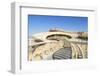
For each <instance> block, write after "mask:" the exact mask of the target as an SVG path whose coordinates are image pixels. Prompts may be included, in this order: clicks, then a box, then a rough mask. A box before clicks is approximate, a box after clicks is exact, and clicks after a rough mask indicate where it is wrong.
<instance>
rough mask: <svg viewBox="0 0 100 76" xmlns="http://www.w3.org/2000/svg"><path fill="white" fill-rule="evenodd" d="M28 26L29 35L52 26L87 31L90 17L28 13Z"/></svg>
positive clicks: (44, 30)
mask: <svg viewBox="0 0 100 76" xmlns="http://www.w3.org/2000/svg"><path fill="white" fill-rule="evenodd" d="M28 28H29V29H28V30H29V36H31V35H32V34H35V33H40V32H47V31H48V30H49V29H50V28H60V29H64V30H65V31H73V32H78V31H82V32H87V31H88V17H76V16H44V15H28Z"/></svg>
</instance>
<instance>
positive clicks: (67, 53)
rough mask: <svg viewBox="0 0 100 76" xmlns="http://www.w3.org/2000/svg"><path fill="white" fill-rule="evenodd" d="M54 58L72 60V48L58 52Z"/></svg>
mask: <svg viewBox="0 0 100 76" xmlns="http://www.w3.org/2000/svg"><path fill="white" fill-rule="evenodd" d="M52 58H53V59H54V60H55V59H58V60H59V59H71V58H72V50H71V48H61V49H59V50H58V51H56V52H55V53H54V54H53V55H52Z"/></svg>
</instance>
